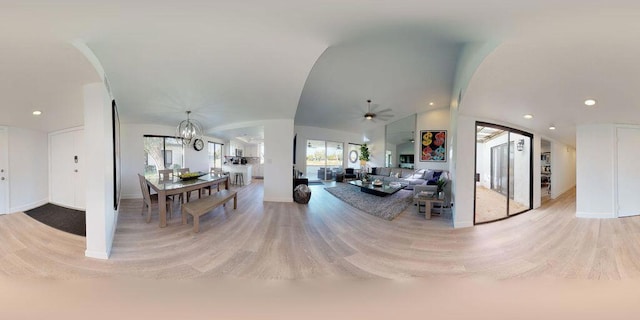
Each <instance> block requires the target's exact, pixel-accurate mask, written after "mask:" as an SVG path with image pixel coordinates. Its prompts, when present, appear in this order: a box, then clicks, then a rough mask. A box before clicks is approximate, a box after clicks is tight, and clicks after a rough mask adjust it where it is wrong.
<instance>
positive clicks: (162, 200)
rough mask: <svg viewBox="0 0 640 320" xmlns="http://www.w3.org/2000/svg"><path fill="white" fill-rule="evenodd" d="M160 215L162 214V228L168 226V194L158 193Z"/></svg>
mask: <svg viewBox="0 0 640 320" xmlns="http://www.w3.org/2000/svg"><path fill="white" fill-rule="evenodd" d="M158 213H159V214H160V228H164V227H166V226H167V193H166V192H165V191H160V192H158Z"/></svg>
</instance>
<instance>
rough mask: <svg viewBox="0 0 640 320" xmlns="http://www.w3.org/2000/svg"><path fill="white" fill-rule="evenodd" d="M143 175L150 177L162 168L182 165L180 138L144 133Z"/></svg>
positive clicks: (182, 150) (182, 147) (174, 167)
mask: <svg viewBox="0 0 640 320" xmlns="http://www.w3.org/2000/svg"><path fill="white" fill-rule="evenodd" d="M143 143H144V175H145V177H152V176H155V175H157V174H158V170H162V169H174V170H177V169H180V168H182V167H183V166H184V146H183V144H182V139H180V138H176V137H169V136H154V135H144V137H143Z"/></svg>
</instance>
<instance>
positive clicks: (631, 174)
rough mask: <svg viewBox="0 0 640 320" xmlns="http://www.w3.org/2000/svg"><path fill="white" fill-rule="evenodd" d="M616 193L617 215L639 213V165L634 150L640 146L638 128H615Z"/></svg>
mask: <svg viewBox="0 0 640 320" xmlns="http://www.w3.org/2000/svg"><path fill="white" fill-rule="evenodd" d="M617 136H618V143H617V147H618V149H617V155H618V163H617V169H618V172H617V176H618V177H617V178H618V185H617V193H618V217H628V216H634V215H640V197H638V190H640V166H638V159H637V156H636V155H635V154H636V153H635V152H629V150H636V149H637V148H638V146H640V129H635V128H618V129H617Z"/></svg>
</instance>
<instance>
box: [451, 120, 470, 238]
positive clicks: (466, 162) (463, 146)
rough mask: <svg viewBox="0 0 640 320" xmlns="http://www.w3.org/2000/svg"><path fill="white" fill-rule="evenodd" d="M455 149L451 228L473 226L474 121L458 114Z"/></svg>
mask: <svg viewBox="0 0 640 320" xmlns="http://www.w3.org/2000/svg"><path fill="white" fill-rule="evenodd" d="M456 123H457V128H458V130H457V132H456V136H457V138H456V141H457V148H456V149H455V153H454V156H455V160H454V161H455V176H453V180H454V184H453V186H452V194H453V199H454V206H453V227H454V228H464V227H471V226H473V202H474V192H475V171H474V168H475V157H474V149H475V145H476V119H475V118H473V117H469V116H465V115H461V114H459V115H458V117H457V122H456Z"/></svg>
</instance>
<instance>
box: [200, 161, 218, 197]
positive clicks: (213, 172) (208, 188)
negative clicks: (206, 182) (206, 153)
mask: <svg viewBox="0 0 640 320" xmlns="http://www.w3.org/2000/svg"><path fill="white" fill-rule="evenodd" d="M209 174H210V175H216V174H220V175H221V174H222V169H219V168H213V167H212V168H211V169H209ZM213 187H214V186H213V185H210V186H206V187H204V188H202V191H203V192H204V190H207V191H208V192H209V195H211V194H212V188H213ZM215 187H216V189H217V191H220V184H219V183H216V184H215Z"/></svg>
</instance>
